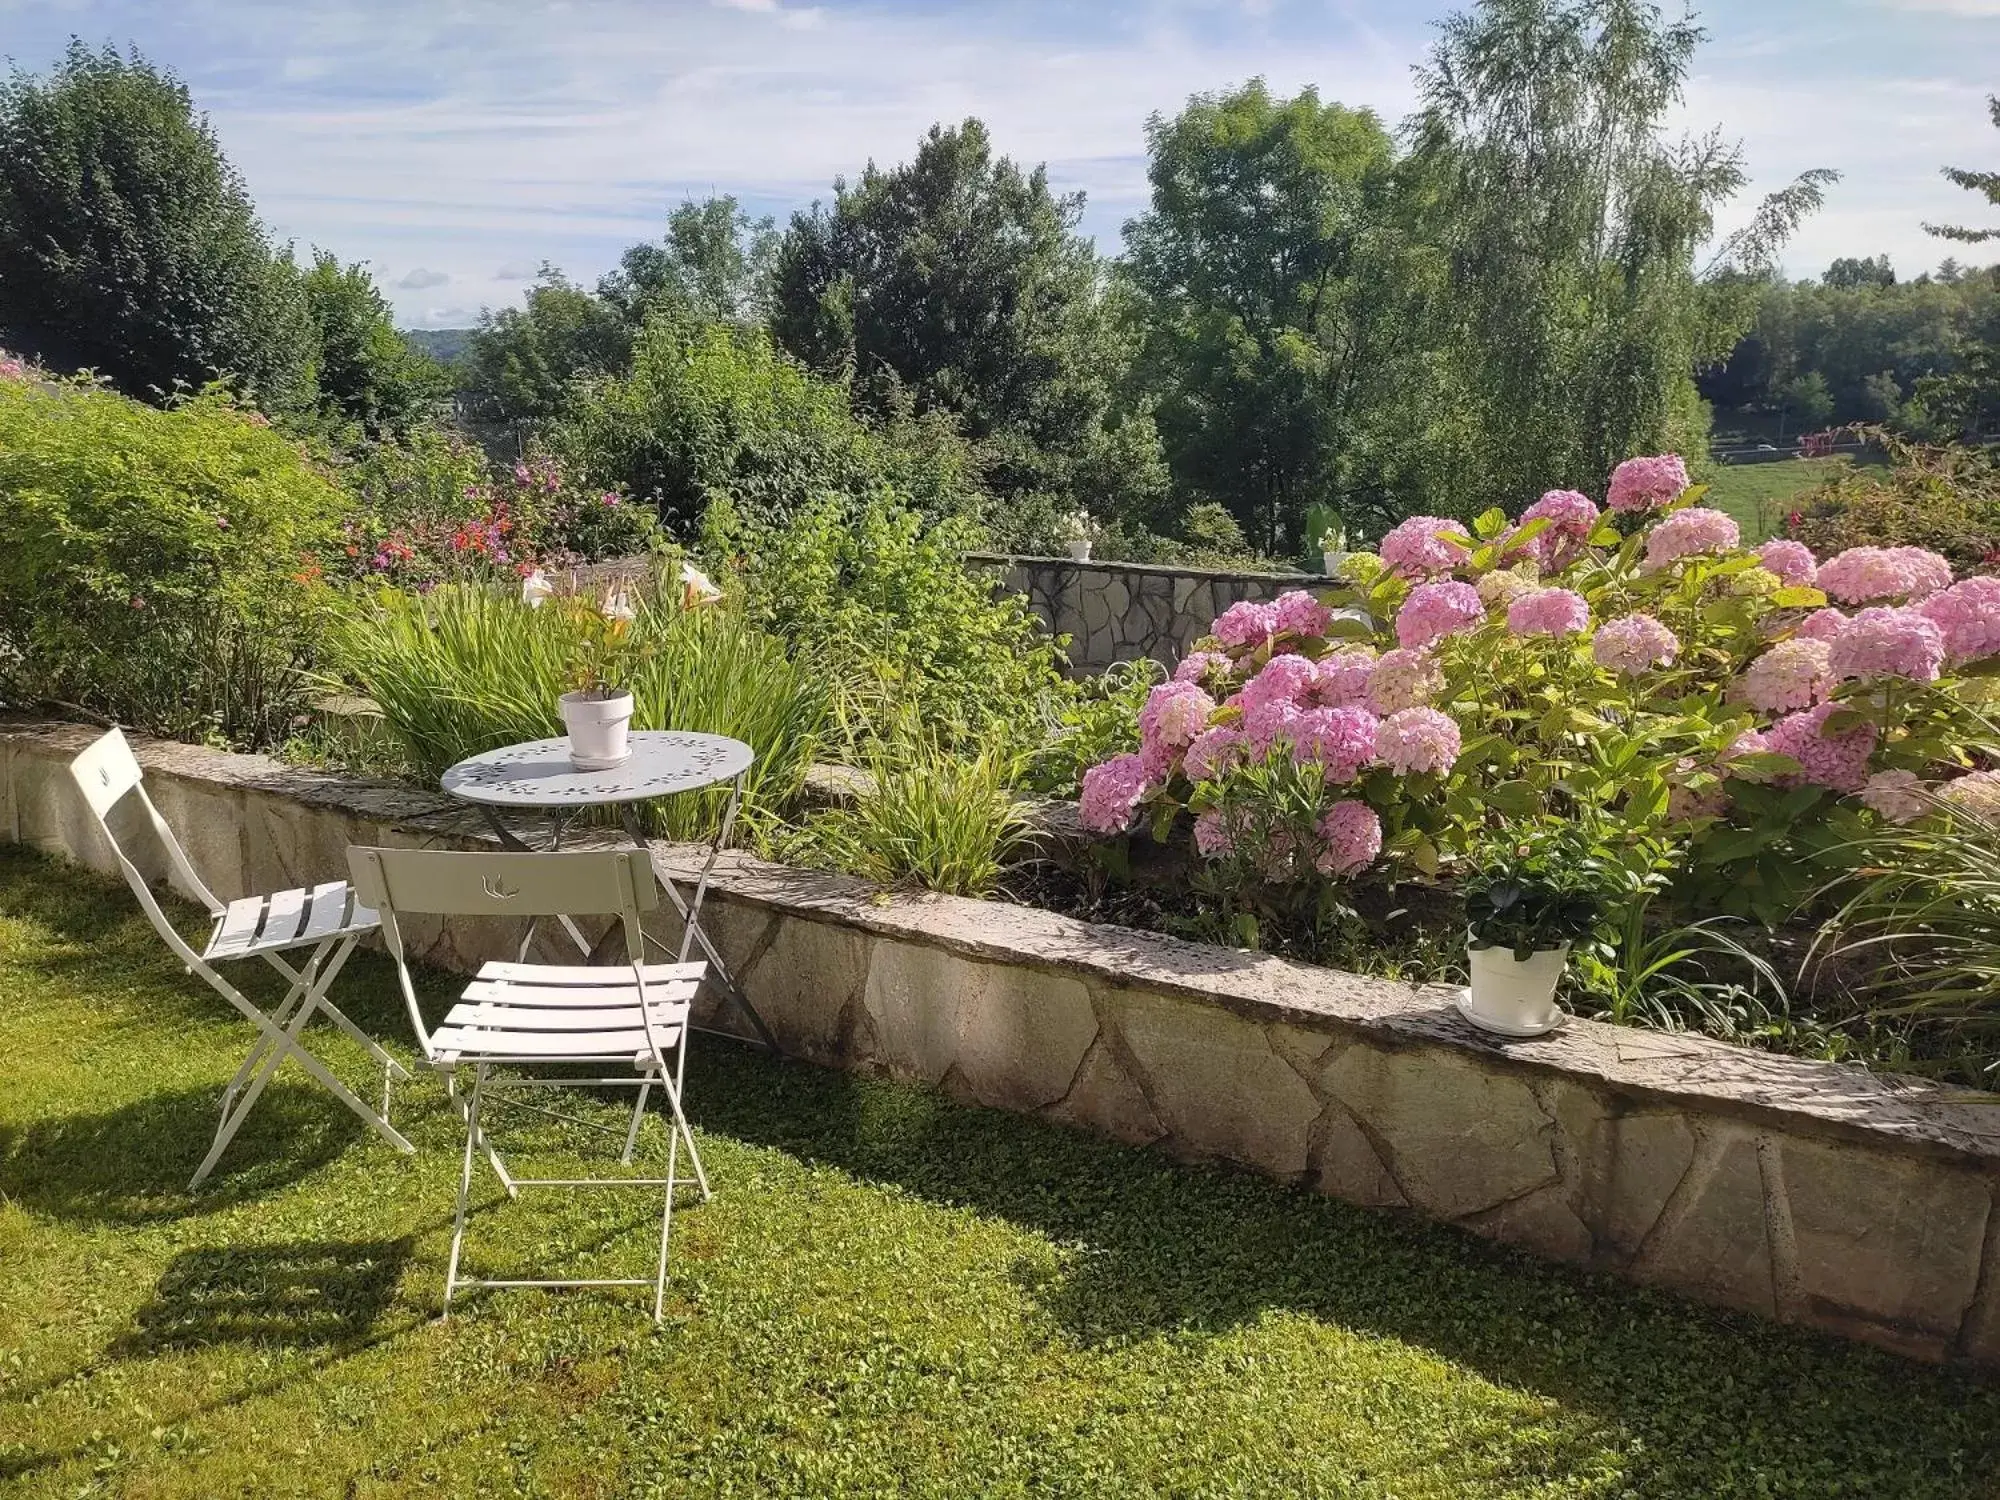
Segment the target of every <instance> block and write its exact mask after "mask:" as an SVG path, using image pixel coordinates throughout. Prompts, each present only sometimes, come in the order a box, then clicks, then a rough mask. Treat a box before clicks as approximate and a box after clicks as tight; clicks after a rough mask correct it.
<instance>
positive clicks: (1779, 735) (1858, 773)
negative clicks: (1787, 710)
mask: <svg viewBox="0 0 2000 1500" xmlns="http://www.w3.org/2000/svg"><path fill="white" fill-rule="evenodd" d="M1840 711H1841V705H1840V704H1838V703H1822V704H1820V706H1819V707H1817V708H1809V709H1807V710H1805V711H1804V712H1803V713H1796V714H1787V715H1786V716H1785V717H1784V718H1782V719H1780V720H1778V722H1777V723H1775V724H1773V725H1772V726H1771V728H1770V729H1769V730H1768V731H1767V732H1766V733H1765V735H1764V743H1765V747H1766V748H1767V749H1769V750H1770V751H1771V752H1772V753H1774V754H1777V755H1789V756H1790V757H1791V758H1792V759H1793V760H1795V761H1797V762H1798V763H1799V771H1800V774H1799V775H1798V776H1797V777H1791V778H1786V779H1787V780H1790V781H1802V782H1805V783H1807V784H1808V785H1811V786H1823V787H1829V788H1831V789H1832V790H1834V791H1836V792H1858V791H1860V790H1861V788H1862V787H1863V786H1864V785H1866V784H1867V781H1868V757H1869V756H1870V755H1872V754H1873V753H1874V751H1875V741H1876V739H1877V738H1878V737H1879V732H1878V731H1877V730H1876V728H1875V726H1874V725H1873V724H1871V723H1868V722H1867V721H1865V720H1864V721H1863V722H1861V723H1859V724H1856V725H1855V726H1854V727H1853V728H1852V729H1846V730H1842V731H1841V732H1839V733H1838V734H1829V733H1827V732H1826V721H1827V719H1828V718H1829V717H1830V716H1832V715H1833V714H1836V713H1839V712H1840Z"/></svg>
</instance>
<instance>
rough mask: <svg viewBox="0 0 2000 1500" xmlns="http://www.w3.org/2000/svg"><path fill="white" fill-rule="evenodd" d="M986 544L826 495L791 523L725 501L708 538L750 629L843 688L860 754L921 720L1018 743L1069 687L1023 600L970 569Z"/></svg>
mask: <svg viewBox="0 0 2000 1500" xmlns="http://www.w3.org/2000/svg"><path fill="white" fill-rule="evenodd" d="M979 539H980V538H979V533H978V531H977V530H976V528H974V527H973V526H972V525H971V524H970V523H968V522H966V521H963V520H961V519H957V518H952V517H946V518H945V519H943V520H939V521H930V520H927V519H925V517H924V516H923V515H922V514H921V513H920V512H919V511H918V510H916V509H915V508H913V507H912V506H910V505H909V504H907V503H906V502H905V501H904V499H903V498H902V497H901V496H900V495H898V494H897V493H896V492H895V491H893V490H890V489H887V488H883V489H878V490H876V491H874V492H872V493H870V494H868V495H866V496H863V497H861V498H859V499H847V498H844V497H839V496H831V495H829V496H823V497H821V498H819V499H817V500H813V501H810V502H807V503H806V504H804V505H803V507H802V508H801V509H799V510H798V511H797V512H795V513H794V514H793V515H792V517H791V519H790V520H789V521H786V522H784V523H782V524H778V523H773V522H770V521H765V520H760V519H758V518H757V517H756V516H755V515H753V514H752V513H751V512H749V511H747V510H746V509H745V508H743V507H739V506H737V505H735V504H733V503H730V502H728V501H724V500H718V501H717V502H716V503H715V504H714V505H712V506H711V507H710V508H709V512H708V515H707V516H706V517H705V518H704V522H703V528H702V546H703V549H704V552H705V553H706V555H707V556H708V558H709V559H711V560H712V561H713V562H714V564H715V566H716V568H717V570H718V573H717V576H718V577H724V576H727V577H730V578H732V579H733V580H734V581H735V583H736V584H737V585H738V586H740V588H741V590H742V592H743V597H744V604H745V608H746V609H747V611H748V612H749V615H750V617H751V618H752V619H754V620H755V621H756V622H757V623H758V624H759V625H761V626H763V627H764V628H765V629H768V630H770V631H772V632H773V633H774V634H776V635H778V636H779V637H781V638H782V639H784V640H785V641H786V642H788V643H789V645H790V647H791V649H792V650H793V652H794V653H795V654H796V655H797V656H798V657H799V659H800V660H801V661H803V662H806V663H808V664H809V666H810V670H811V671H812V672H813V673H814V674H815V675H816V676H817V677H818V678H819V679H820V680H823V681H826V682H829V683H832V684H834V685H835V686H836V690H837V691H838V693H839V694H840V703H841V708H840V718H841V721H842V722H843V724H844V725H845V726H846V730H845V737H846V738H847V739H848V740H849V741H850V742H856V741H866V740H869V739H876V738H880V737H882V736H883V735H885V734H891V733H893V726H894V725H895V724H896V723H898V722H899V721H900V720H901V718H902V717H903V716H904V715H907V714H914V715H915V716H916V717H917V718H918V719H919V720H920V721H921V722H922V723H923V724H924V726H925V727H926V729H927V731H928V732H929V733H930V734H932V735H933V736H935V737H936V738H937V740H938V741H939V742H940V743H943V744H945V745H947V746H959V745H966V744H972V743H975V742H985V741H988V740H990V738H991V737H992V736H995V735H999V736H1002V737H1006V738H1009V739H1011V738H1012V737H1013V736H1014V735H1016V734H1018V733H1019V731H1020V727H1021V725H1022V723H1023V722H1024V721H1025V717H1026V716H1028V715H1032V714H1034V713H1035V712H1036V711H1037V705H1038V703H1039V700H1040V697H1041V695H1042V694H1044V693H1046V692H1048V691H1050V690H1053V689H1055V688H1056V687H1057V685H1058V684H1059V683H1060V682H1061V680H1062V679H1061V674H1060V672H1059V671H1058V668H1057V661H1058V658H1057V653H1056V647H1055V644H1054V643H1052V642H1051V641H1050V640H1049V638H1048V636H1047V634H1046V632H1045V631H1044V630H1043V628H1042V625H1041V622H1040V621H1039V620H1037V619H1036V618H1035V617H1034V616H1033V615H1031V614H1029V613H1028V610H1027V607H1026V602H1025V601H1024V600H1023V599H1022V598H1021V597H1020V596H1019V595H1008V594H1000V593H996V592H995V590H994V587H993V581H992V580H991V579H990V578H989V577H986V576H984V575H982V574H980V573H978V572H975V571H974V570H972V569H969V568H967V567H966V566H965V564H964V562H963V560H962V556H963V554H964V553H965V552H966V551H968V550H970V549H971V548H972V547H973V546H974V545H975V544H976V543H977V542H978V541H979Z"/></svg>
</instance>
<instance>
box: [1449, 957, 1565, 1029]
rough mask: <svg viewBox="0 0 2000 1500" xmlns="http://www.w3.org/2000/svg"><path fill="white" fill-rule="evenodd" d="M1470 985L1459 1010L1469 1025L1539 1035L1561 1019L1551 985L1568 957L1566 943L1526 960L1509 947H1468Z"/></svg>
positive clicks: (1561, 1015)
mask: <svg viewBox="0 0 2000 1500" xmlns="http://www.w3.org/2000/svg"><path fill="white" fill-rule="evenodd" d="M1465 956H1466V960H1467V962H1468V964H1469V966H1470V967H1471V970H1472V984H1471V987H1470V988H1468V989H1467V990H1466V992H1465V997H1464V998H1463V999H1462V1000H1460V1001H1459V1006H1458V1008H1459V1012H1460V1014H1462V1015H1463V1016H1464V1017H1465V1019H1466V1020H1468V1021H1470V1022H1471V1023H1472V1024H1473V1025H1475V1026H1478V1027H1480V1028H1482V1029H1484V1030H1486V1031H1492V1032H1497V1033H1498V1034H1499V1035H1501V1036H1541V1035H1542V1034H1543V1033H1545V1032H1550V1031H1554V1030H1555V1029H1556V1027H1558V1026H1560V1025H1562V1023H1563V1013H1562V1010H1561V1008H1560V1007H1558V1006H1557V1005H1556V985H1557V983H1558V982H1559V981H1560V980H1561V979H1562V974H1563V968H1564V966H1565V965H1566V964H1568V962H1569V944H1567V943H1564V944H1563V945H1562V947H1560V948H1545V949H1543V950H1541V951H1540V952H1538V953H1535V954H1533V955H1531V956H1530V957H1528V958H1526V959H1519V958H1516V957H1514V950H1513V949H1511V948H1468V949H1466V951H1465Z"/></svg>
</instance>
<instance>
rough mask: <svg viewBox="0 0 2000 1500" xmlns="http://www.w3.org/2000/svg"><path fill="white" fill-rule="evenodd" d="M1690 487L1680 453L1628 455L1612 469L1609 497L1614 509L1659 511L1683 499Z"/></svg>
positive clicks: (1607, 498)
mask: <svg viewBox="0 0 2000 1500" xmlns="http://www.w3.org/2000/svg"><path fill="white" fill-rule="evenodd" d="M1687 487H1688V471H1687V465H1686V464H1685V463H1683V462H1682V461H1681V458H1680V455H1679V454H1677V453H1663V454H1660V455H1659V456H1658V457H1655V458H1628V459H1626V460H1625V462H1624V463H1622V464H1620V465H1619V466H1618V467H1617V468H1615V469H1613V470H1612V471H1611V488H1610V491H1609V492H1608V494H1607V495H1606V497H1605V498H1606V500H1607V502H1608V503H1609V504H1610V506H1611V508H1612V509H1613V510H1617V511H1642V510H1657V509H1659V508H1660V507H1661V506H1662V505H1666V504H1669V503H1670V502H1672V501H1674V500H1678V499H1679V498H1680V494H1681V491H1682V490H1685V489H1686V488H1687Z"/></svg>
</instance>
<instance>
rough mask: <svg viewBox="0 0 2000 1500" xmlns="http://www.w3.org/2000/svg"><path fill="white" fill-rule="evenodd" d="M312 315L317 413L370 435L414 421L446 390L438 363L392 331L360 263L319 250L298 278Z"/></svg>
mask: <svg viewBox="0 0 2000 1500" xmlns="http://www.w3.org/2000/svg"><path fill="white" fill-rule="evenodd" d="M300 287H301V289H302V290H303V292H304V294H305V303H306V315H307V316H308V317H309V318H310V319H311V320H312V326H313V344H314V349H315V350H316V362H315V366H314V373H315V376H316V381H317V385H318V389H319V405H320V413H321V418H322V420H323V421H324V422H325V423H326V424H327V425H328V426H329V427H331V428H333V429H334V430H335V431H339V430H341V429H359V430H360V432H361V433H362V434H363V435H365V436H367V437H371V438H375V437H381V436H382V435H384V434H385V433H403V432H408V431H409V430H410V429H411V428H413V427H415V426H417V425H418V424H419V423H420V422H421V421H422V419H423V418H424V417H426V416H428V415H429V414H430V413H431V411H432V410H433V409H434V408H435V407H436V406H437V404H438V402H439V401H440V400H442V398H443V397H444V396H445V394H446V393H447V391H448V390H449V389H450V385H451V381H450V377H449V376H448V375H447V374H446V373H445V370H444V367H443V366H442V365H440V364H438V362H437V361H436V360H434V359H432V358H431V357H430V356H429V355H428V354H425V353H424V352H423V351H421V350H419V349H417V348H415V347H414V346H412V345H411V344H410V343H409V342H408V341H407V340H405V339H404V338H403V336H402V335H401V334H399V333H398V332H396V324H395V320H394V318H393V317H392V316H391V314H390V311H389V304H388V302H387V301H386V300H385V299H384V298H383V296H382V294H381V292H380V291H378V290H377V289H376V287H375V278H374V277H373V276H371V275H370V274H369V273H368V270H367V268H366V267H365V266H360V265H352V266H342V265H341V263H340V261H339V260H338V259H337V258H336V257H335V256H334V255H333V254H331V253H330V252H328V251H324V250H322V251H320V252H319V253H318V254H316V255H315V256H314V257H313V263H312V266H311V268H310V269H308V270H307V271H306V272H305V273H304V274H303V276H302V277H301V279H300Z"/></svg>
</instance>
